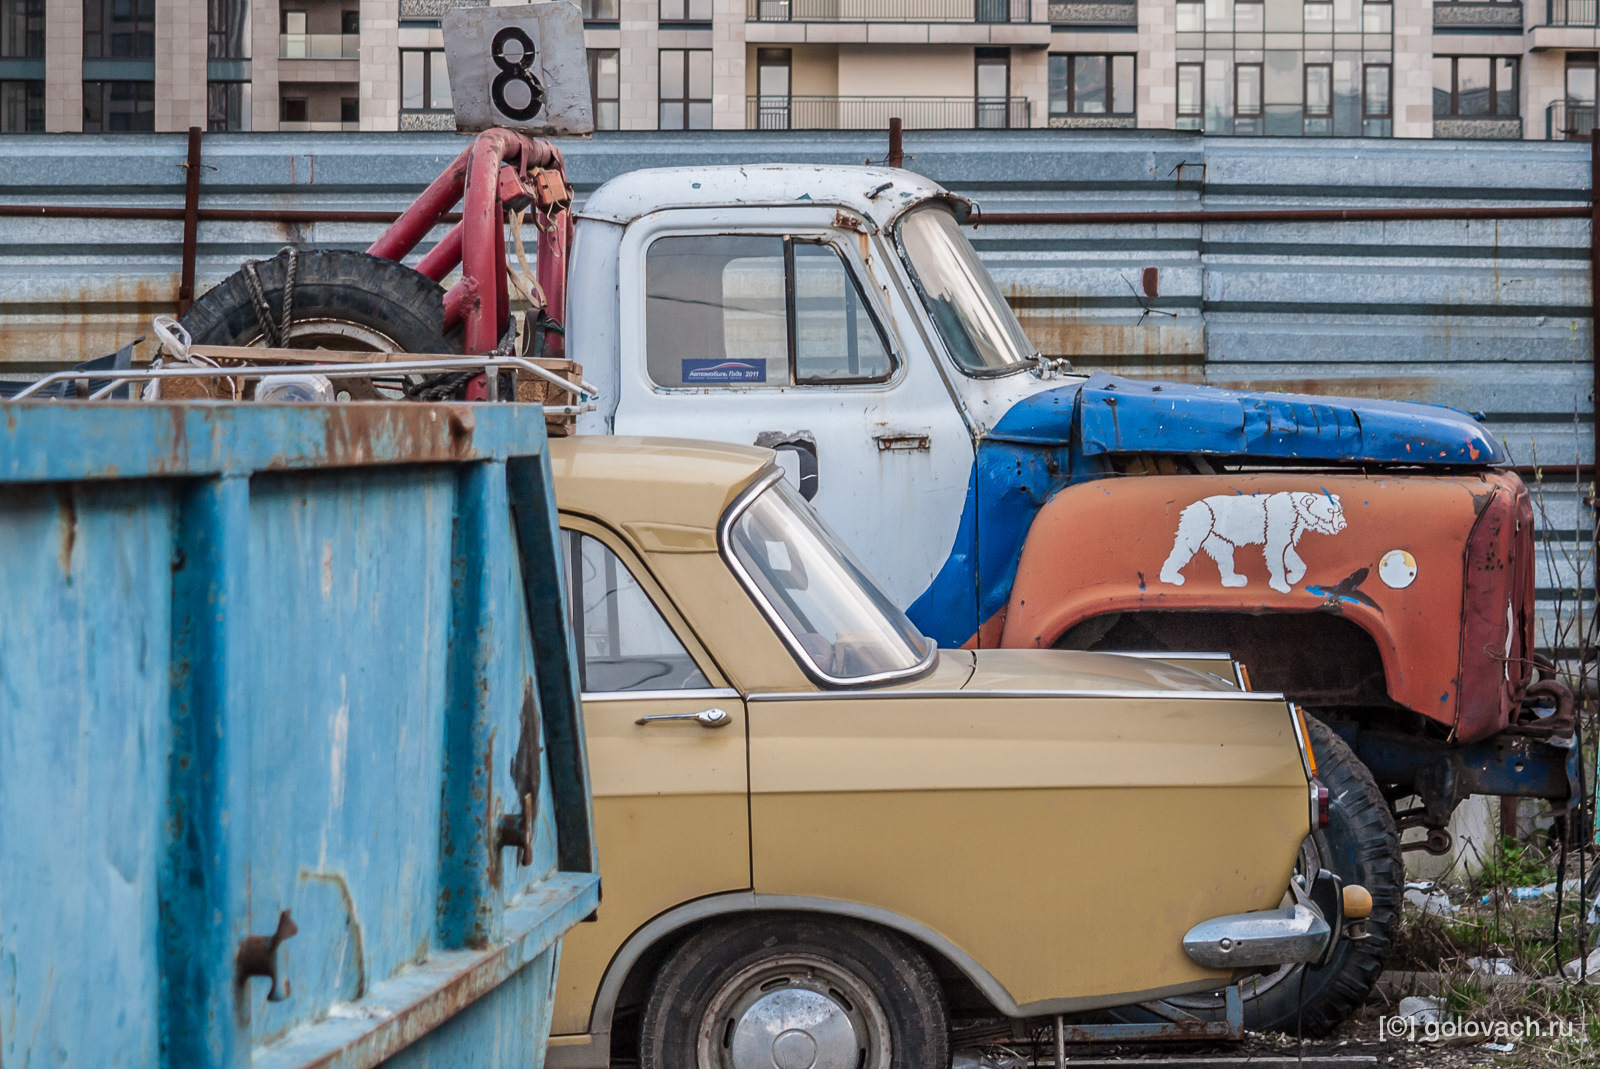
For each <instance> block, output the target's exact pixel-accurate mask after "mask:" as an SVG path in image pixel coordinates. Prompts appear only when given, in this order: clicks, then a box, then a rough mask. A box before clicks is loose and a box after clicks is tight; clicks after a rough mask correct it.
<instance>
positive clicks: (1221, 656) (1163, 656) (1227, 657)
mask: <svg viewBox="0 0 1600 1069" xmlns="http://www.w3.org/2000/svg"><path fill="white" fill-rule="evenodd" d="M1084 652H1085V653H1107V654H1110V655H1111V656H1113V657H1137V658H1138V659H1139V660H1142V661H1164V660H1167V659H1168V658H1169V657H1170V658H1173V659H1176V660H1183V661H1231V660H1233V654H1231V653H1182V652H1179V651H1177V650H1085V651H1084Z"/></svg>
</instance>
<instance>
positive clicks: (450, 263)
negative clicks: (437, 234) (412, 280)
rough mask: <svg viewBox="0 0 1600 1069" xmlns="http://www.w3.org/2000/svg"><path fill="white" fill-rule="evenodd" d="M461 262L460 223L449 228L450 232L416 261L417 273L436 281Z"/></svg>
mask: <svg viewBox="0 0 1600 1069" xmlns="http://www.w3.org/2000/svg"><path fill="white" fill-rule="evenodd" d="M460 263H461V224H460V223H457V224H456V225H455V226H453V227H451V228H450V233H448V234H446V235H445V236H444V239H443V240H442V241H440V242H439V244H437V245H435V246H434V247H433V248H432V249H431V250H429V252H428V254H427V255H426V256H424V257H423V258H422V259H421V260H418V261H417V271H418V273H420V274H422V275H425V276H426V277H428V278H431V279H433V280H434V281H435V282H438V281H439V280H440V279H442V278H444V276H446V275H448V274H449V273H450V272H452V271H454V270H455V269H456V267H457V265H459V264H460Z"/></svg>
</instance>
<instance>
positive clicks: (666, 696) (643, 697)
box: [578, 687, 739, 702]
mask: <svg viewBox="0 0 1600 1069" xmlns="http://www.w3.org/2000/svg"><path fill="white" fill-rule="evenodd" d="M578 697H579V698H580V699H581V700H583V701H586V702H623V701H671V700H673V699H676V698H684V699H689V698H700V699H706V700H710V699H712V698H738V697H739V692H738V691H736V690H734V689H733V688H732V687H709V688H708V687H697V688H695V689H693V690H596V691H587V690H586V691H584V692H583V693H581V694H579V695H578Z"/></svg>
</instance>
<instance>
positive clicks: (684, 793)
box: [551, 516, 750, 1035]
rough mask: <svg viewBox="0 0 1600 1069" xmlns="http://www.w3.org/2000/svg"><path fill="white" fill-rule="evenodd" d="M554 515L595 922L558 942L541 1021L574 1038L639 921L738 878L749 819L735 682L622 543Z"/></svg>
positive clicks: (730, 887) (746, 869) (746, 878)
mask: <svg viewBox="0 0 1600 1069" xmlns="http://www.w3.org/2000/svg"><path fill="white" fill-rule="evenodd" d="M562 526H563V528H564V530H563V532H562V537H563V539H564V543H563V546H562V549H563V550H564V555H565V557H566V561H567V590H568V596H569V597H570V599H571V605H572V621H573V630H574V631H575V632H576V634H577V646H578V675H579V679H580V683H581V686H582V689H583V722H584V732H585V735H586V740H587V745H588V751H589V771H590V776H591V779H592V783H593V792H594V832H595V843H596V845H597V846H598V847H599V851H600V865H601V871H602V872H604V873H605V875H604V876H603V877H602V879H603V880H604V881H605V883H604V889H605V898H604V901H603V903H602V906H601V909H600V911H599V915H598V917H597V919H596V922H595V923H593V924H580V925H578V926H577V927H576V928H574V929H573V930H572V931H571V932H570V933H568V935H567V938H566V940H565V942H564V943H563V945H562V951H561V974H560V977H559V979H558V981H557V983H558V987H557V991H556V1005H555V1018H554V1023H553V1025H552V1029H551V1030H552V1032H553V1033H554V1034H556V1035H573V1034H583V1033H586V1032H588V1030H589V1013H590V1010H591V1008H592V1007H593V1005H594V998H595V993H596V991H597V989H598V988H599V986H600V980H601V978H602V977H603V976H604V974H605V969H606V966H607V965H609V964H610V962H611V958H612V955H613V954H615V953H616V951H617V948H618V947H620V946H621V945H622V943H623V941H624V940H626V939H627V937H628V936H629V935H631V934H633V932H634V930H635V929H636V928H638V927H639V925H641V924H643V923H644V922H645V921H647V920H649V919H650V918H651V917H653V916H655V915H656V914H658V913H660V912H662V911H663V910H665V909H668V908H670V907H672V906H676V905H678V904H679V903H681V902H686V901H688V900H690V899H693V898H699V897H701V896H703V895H709V894H716V893H718V892H721V891H737V890H742V889H744V888H746V887H749V886H750V823H749V809H748V797H747V793H746V789H747V785H748V782H749V781H748V776H747V771H746V762H745V710H744V703H743V701H741V699H740V697H739V694H738V692H737V691H734V690H730V689H727V688H726V687H724V686H722V685H721V684H722V683H723V680H722V679H721V678H720V677H719V676H718V675H717V674H716V666H715V665H714V664H713V663H712V662H711V660H710V658H709V657H707V656H706V654H705V651H704V650H703V649H702V648H701V647H700V645H699V643H698V642H696V641H695V640H694V636H693V634H692V632H690V631H689V630H688V629H687V628H686V627H684V626H683V621H682V620H681V619H679V618H678V616H677V613H676V612H675V611H674V610H673V608H672V605H671V603H670V602H668V601H667V600H666V597H665V595H664V594H663V592H662V591H661V590H660V589H659V588H657V587H656V586H655V584H654V582H653V581H652V580H651V578H650V576H649V574H648V573H647V572H646V571H645V569H644V568H643V567H641V566H640V564H639V562H638V561H637V560H635V559H633V557H632V554H630V553H628V552H627V550H626V548H625V547H624V546H623V545H622V543H621V542H620V541H618V540H616V539H615V538H614V536H612V535H611V534H610V532H608V531H606V530H605V529H604V528H602V527H600V526H599V525H598V524H590V523H587V522H586V521H583V520H580V519H578V518H576V517H568V516H563V517H562ZM685 829H692V834H688V833H686V832H685Z"/></svg>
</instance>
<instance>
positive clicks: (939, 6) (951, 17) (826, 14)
mask: <svg viewBox="0 0 1600 1069" xmlns="http://www.w3.org/2000/svg"><path fill="white" fill-rule="evenodd" d="M745 2H746V7H745V21H747V22H985V23H992V22H1030V21H1032V18H1033V13H1032V4H1031V3H1030V0H745ZM1590 2H1591V3H1592V2H1593V0H1590Z"/></svg>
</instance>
